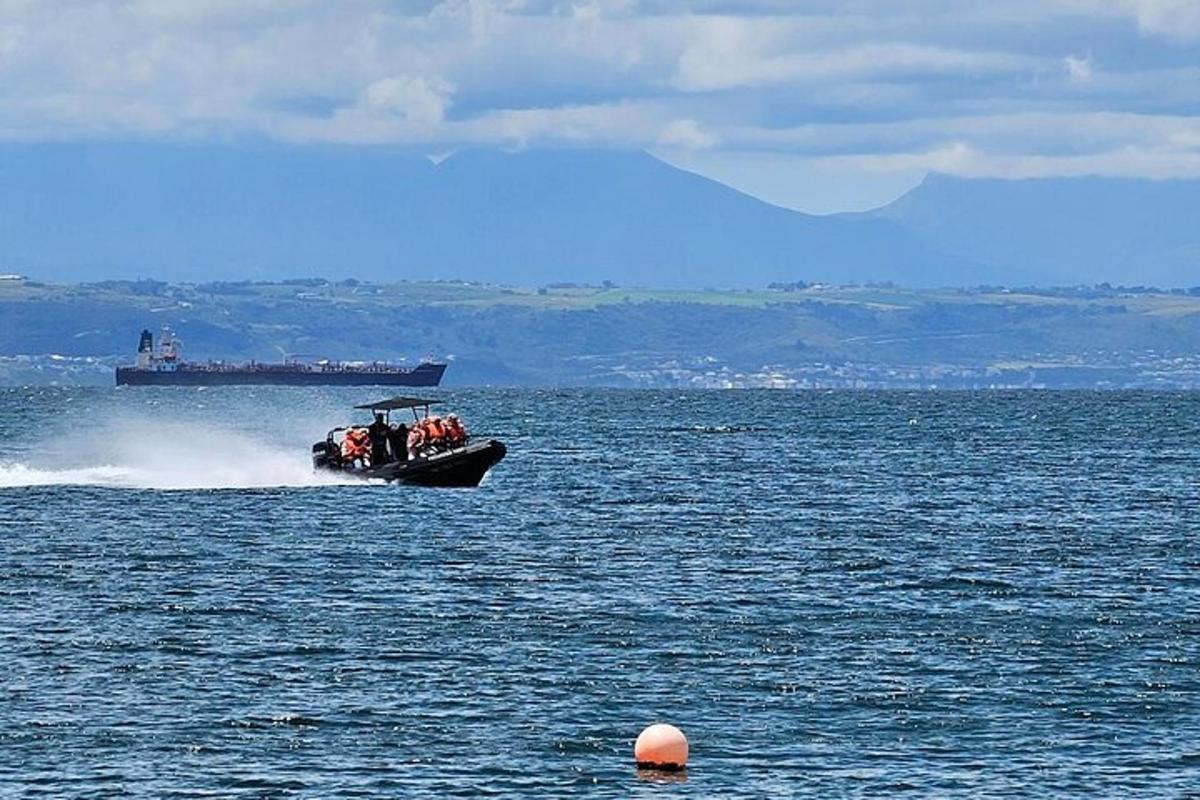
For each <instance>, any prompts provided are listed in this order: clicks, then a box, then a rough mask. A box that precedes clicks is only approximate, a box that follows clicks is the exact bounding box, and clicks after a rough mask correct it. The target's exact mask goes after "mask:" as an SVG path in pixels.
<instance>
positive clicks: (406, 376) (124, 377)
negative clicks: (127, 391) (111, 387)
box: [116, 363, 446, 386]
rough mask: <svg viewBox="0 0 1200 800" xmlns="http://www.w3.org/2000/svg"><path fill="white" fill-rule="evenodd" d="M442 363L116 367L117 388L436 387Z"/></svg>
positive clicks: (441, 371) (443, 368)
mask: <svg viewBox="0 0 1200 800" xmlns="http://www.w3.org/2000/svg"><path fill="white" fill-rule="evenodd" d="M445 371H446V365H445V364H429V363H426V364H419V365H417V366H416V367H414V368H412V369H410V370H391V371H388V370H354V369H341V370H320V369H295V370H291V369H275V368H268V369H261V368H260V369H253V368H245V369H241V368H223V369H189V368H186V367H184V368H181V369H175V370H153V369H138V368H137V367H117V373H116V377H117V386H437V385H438V384H439V383H441V382H442V374H443V373H444V372H445Z"/></svg>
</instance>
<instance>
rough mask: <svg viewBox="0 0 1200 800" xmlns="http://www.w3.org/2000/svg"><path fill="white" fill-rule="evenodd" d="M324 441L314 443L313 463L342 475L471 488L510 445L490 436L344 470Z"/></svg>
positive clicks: (421, 484) (317, 466) (477, 483)
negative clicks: (330, 455) (331, 458)
mask: <svg viewBox="0 0 1200 800" xmlns="http://www.w3.org/2000/svg"><path fill="white" fill-rule="evenodd" d="M323 448H324V443H323V442H318V443H317V444H315V445H313V466H314V467H316V468H317V469H325V470H329V471H331V472H337V473H339V474H343V475H354V476H356V477H360V478H364V479H367V480H385V481H399V482H402V483H411V484H415V485H417V486H446V487H472V486H478V485H479V482H480V481H482V480H483V476H484V475H486V474H487V473H488V470H490V469H491V468H492V467H494V466H495V465H496V464H497V463H499V461H500V459H502V458H504V455H505V453H506V452H508V450H507V448H505V446H504V444H503V443H502V442H498V441H496V440H495V439H488V440H487V441H485V442H479V443H472V444H469V445H467V446H466V447H460V448H456V449H454V450H449V451H447V452H444V453H438V454H436V455H432V456H429V457H422V458H416V459H413V460H411V461H393V462H391V463H388V464H383V465H381V466H378V467H370V468H367V469H356V470H345V469H342V468H340V467H338V466H336V465H333V464H331V463H329V461H328V458H327V457H326V456H325V455H324V452H323Z"/></svg>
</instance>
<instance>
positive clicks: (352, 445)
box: [342, 428, 371, 467]
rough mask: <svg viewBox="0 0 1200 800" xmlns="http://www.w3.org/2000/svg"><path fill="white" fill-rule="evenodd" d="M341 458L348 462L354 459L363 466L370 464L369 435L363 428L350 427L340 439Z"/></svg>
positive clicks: (352, 462) (350, 462)
mask: <svg viewBox="0 0 1200 800" xmlns="http://www.w3.org/2000/svg"><path fill="white" fill-rule="evenodd" d="M342 458H344V459H345V460H346V462H347V463H348V464H351V465H353V464H354V462H355V461H358V462H360V464H361V465H362V466H364V467H369V466H371V452H370V436H369V435H368V433H367V431H366V429H364V428H350V429H349V430H347V431H346V438H345V439H343V440H342Z"/></svg>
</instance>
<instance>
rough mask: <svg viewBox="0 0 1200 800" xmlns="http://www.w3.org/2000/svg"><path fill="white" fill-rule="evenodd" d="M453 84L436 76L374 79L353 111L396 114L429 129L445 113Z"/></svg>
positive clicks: (386, 114)
mask: <svg viewBox="0 0 1200 800" xmlns="http://www.w3.org/2000/svg"><path fill="white" fill-rule="evenodd" d="M453 91H454V86H453V85H451V84H450V83H449V82H448V81H444V80H442V79H441V78H438V77H430V78H422V77H408V76H397V77H392V78H384V79H382V80H378V81H375V82H374V83H372V84H371V85H370V86H368V87H367V88H366V89H365V90H364V91H363V93H362V98H361V99H360V101H359V103H358V105H357V106H355V110H356V111H359V112H363V113H366V114H369V115H371V116H374V117H389V116H398V117H400V118H402V119H403V120H404V121H406V122H409V123H412V124H413V125H416V126H419V127H424V128H432V127H434V126H436V125H438V124H439V123H441V121H442V119H443V118H444V117H445V116H446V108H447V106H449V104H450V95H451V94H452V93H453Z"/></svg>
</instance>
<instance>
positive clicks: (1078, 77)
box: [1063, 56, 1094, 83]
mask: <svg viewBox="0 0 1200 800" xmlns="http://www.w3.org/2000/svg"><path fill="white" fill-rule="evenodd" d="M1063 67H1064V68H1065V69H1066V70H1067V76H1068V77H1070V79H1071V80H1073V81H1075V82H1077V83H1087V82H1088V81H1090V80H1091V79H1092V75H1093V72H1094V70H1093V67H1092V58H1091V56H1085V57H1083V58H1080V57H1079V56H1066V57H1065V58H1063Z"/></svg>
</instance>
